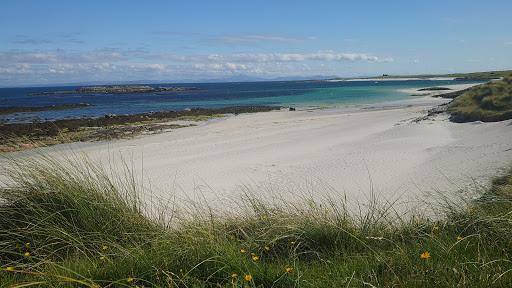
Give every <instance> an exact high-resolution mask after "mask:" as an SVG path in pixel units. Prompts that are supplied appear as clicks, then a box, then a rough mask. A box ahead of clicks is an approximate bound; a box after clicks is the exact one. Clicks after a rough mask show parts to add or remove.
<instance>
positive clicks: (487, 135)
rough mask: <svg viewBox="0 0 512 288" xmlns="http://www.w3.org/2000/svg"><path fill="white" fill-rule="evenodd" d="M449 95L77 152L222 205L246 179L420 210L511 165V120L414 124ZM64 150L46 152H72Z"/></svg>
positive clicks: (256, 184)
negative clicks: (435, 196) (436, 195)
mask: <svg viewBox="0 0 512 288" xmlns="http://www.w3.org/2000/svg"><path fill="white" fill-rule="evenodd" d="M442 101H446V100H443V99H434V98H430V97H411V100H409V101H406V102H401V103H392V104H388V105H382V106H381V107H364V109H354V108H351V109H336V110H315V111H294V112H290V111H275V112H268V113H257V114H245V115H238V116H233V117H227V118H224V119H220V120H215V121H210V122H208V123H205V124H203V125H199V126H197V127H189V128H182V129H178V130H175V131H172V132H169V133H165V134H160V135H152V136H145V137H141V138H137V139H131V140H122V141H114V142H110V143H105V142H104V143H92V144H75V145H73V146H72V147H73V151H74V152H72V153H76V152H77V151H80V152H83V153H85V154H87V155H88V156H90V157H91V158H93V159H96V160H98V161H103V162H104V163H106V162H115V163H119V159H120V155H122V157H124V159H125V160H128V161H130V162H131V161H133V163H134V166H135V167H136V170H138V171H139V172H140V170H141V167H143V170H144V178H145V183H146V185H148V184H151V188H152V190H153V191H155V193H156V194H157V195H158V196H161V197H163V198H164V199H170V198H172V197H175V196H177V197H179V198H182V197H185V198H192V199H197V198H198V197H203V198H204V199H207V200H208V201H209V202H211V203H216V204H219V203H223V199H225V198H227V199H238V196H239V194H240V193H241V191H243V190H244V189H241V188H240V187H241V185H245V186H250V187H251V189H252V190H253V191H255V193H256V194H267V195H273V196H272V197H274V196H275V195H285V196H284V197H287V198H288V197H293V195H297V194H301V193H309V194H311V195H313V196H315V197H320V196H321V195H322V194H330V195H336V197H341V194H345V195H346V197H347V199H348V200H349V201H359V202H362V203H364V202H367V199H368V197H369V193H370V191H371V190H373V191H374V193H375V194H376V195H377V196H378V197H379V198H381V199H388V200H396V199H399V201H400V202H401V203H410V204H409V205H408V207H416V205H417V204H418V203H419V202H421V201H422V200H424V199H427V200H432V198H428V197H425V195H426V193H429V192H431V191H436V190H437V191H442V192H443V193H446V195H454V194H456V191H457V190H458V189H459V188H461V187H464V186H467V185H474V184H477V183H486V181H488V180H489V177H491V176H493V175H495V173H496V171H497V170H498V169H501V168H503V167H506V166H507V165H508V164H510V163H512V125H511V123H510V121H504V122H498V123H467V124H456V123H451V122H449V121H447V119H446V116H437V117H436V118H434V119H430V120H425V121H421V122H418V123H416V122H414V121H413V120H414V119H415V118H417V117H420V116H422V115H424V114H425V111H426V109H428V108H430V107H432V106H433V105H437V104H439V103H440V102H442ZM64 147H65V146H63V145H60V146H56V147H52V148H46V149H43V150H42V151H45V153H56V152H55V151H56V150H57V151H58V152H57V154H58V155H63V154H65V153H71V152H70V150H69V149H63V148H64ZM52 151H53V152H52ZM62 151H66V152H62ZM25 153H26V152H25ZM54 155H56V154H54ZM411 201H412V202H411ZM213 205H215V204H213ZM404 207H405V206H404Z"/></svg>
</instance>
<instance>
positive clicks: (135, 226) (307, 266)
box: [0, 158, 512, 287]
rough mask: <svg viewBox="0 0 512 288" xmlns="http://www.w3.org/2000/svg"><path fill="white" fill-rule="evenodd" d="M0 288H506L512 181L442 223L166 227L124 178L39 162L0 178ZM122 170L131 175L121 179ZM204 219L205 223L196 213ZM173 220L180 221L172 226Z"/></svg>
mask: <svg viewBox="0 0 512 288" xmlns="http://www.w3.org/2000/svg"><path fill="white" fill-rule="evenodd" d="M4 170H5V171H4V172H5V174H6V178H5V179H6V180H5V184H4V186H5V188H2V189H1V190H0V199H1V200H0V261H1V262H0V267H1V271H0V283H1V284H0V286H1V287H27V286H37V287H456V286H459V287H510V286H511V284H512V262H511V260H510V256H511V253H512V216H511V212H512V201H511V200H512V171H511V172H510V173H508V174H506V175H505V176H503V177H501V178H497V179H496V180H495V181H494V182H493V184H492V186H491V188H490V189H489V190H488V191H487V192H486V193H484V194H483V195H482V197H481V198H480V199H478V200H477V201H471V202H468V203H467V205H447V206H446V209H445V211H446V213H445V214H443V215H438V216H442V217H440V218H438V219H442V220H437V221H433V220H429V219H427V218H424V217H410V218H407V219H402V220H400V219H393V220H391V217H388V216H389V215H388V213H389V212H388V211H389V210H388V209H387V208H385V207H381V209H379V206H377V205H374V206H372V207H371V208H370V209H368V211H367V212H365V214H362V215H359V217H357V216H353V215H351V214H349V213H347V211H346V209H345V208H344V206H343V205H342V204H336V203H338V202H336V201H331V202H324V203H319V202H314V201H312V200H308V201H306V200H307V199H305V200H304V204H303V205H297V204H295V205H291V204H290V205H286V204H282V203H281V204H276V203H267V202H265V201H262V200H258V199H257V198H256V197H251V196H246V197H244V199H243V200H242V203H243V204H244V206H243V207H245V209H241V211H240V212H237V213H236V215H234V216H233V215H231V216H229V215H222V216H216V214H215V213H204V212H202V213H200V212H197V214H193V215H191V216H193V217H173V220H172V221H164V220H162V219H163V217H158V216H159V215H163V214H161V213H167V214H173V213H178V212H175V210H174V209H173V210H172V212H171V211H169V210H165V207H162V208H163V209H162V210H159V211H157V212H155V209H154V207H148V206H146V205H144V204H143V202H141V201H140V200H139V198H138V196H137V195H138V194H137V193H138V192H137V191H138V190H139V189H140V187H139V186H138V185H137V183H136V181H134V180H133V179H134V177H133V175H131V174H130V173H129V172H127V173H125V174H126V175H127V176H126V177H125V176H123V177H119V176H116V175H113V174H112V173H110V172H109V171H108V170H107V169H102V168H99V167H98V166H95V165H92V164H91V163H87V162H84V161H70V162H63V161H54V160H51V159H46V158H38V159H32V160H23V161H19V160H18V161H16V162H13V163H11V165H9V167H7V168H4ZM128 170H129V169H127V171H128ZM201 211H208V210H207V209H206V210H201ZM176 219H178V220H176Z"/></svg>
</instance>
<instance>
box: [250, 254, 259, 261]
mask: <svg viewBox="0 0 512 288" xmlns="http://www.w3.org/2000/svg"><path fill="white" fill-rule="evenodd" d="M251 258H252V261H254V262H256V261H258V260H260V257H259V256H258V255H252V257H251Z"/></svg>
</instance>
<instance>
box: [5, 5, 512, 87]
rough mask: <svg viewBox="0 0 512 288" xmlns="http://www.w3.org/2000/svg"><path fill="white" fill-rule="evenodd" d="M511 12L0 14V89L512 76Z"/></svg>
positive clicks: (464, 8)
mask: <svg viewBox="0 0 512 288" xmlns="http://www.w3.org/2000/svg"><path fill="white" fill-rule="evenodd" d="M510 11H512V1H510V0H508V1H493V0H489V1H468V0H466V1H449V0H445V1H412V0H409V1H297V0H296V1H276V0H274V1H240V0H238V1H222V0H217V1H193V0H190V1H121V0H119V1H105V0H103V1H93V0H88V1H69V0H67V1H57V0H54V1H36V0H34V1H27V0H3V1H1V3H0V27H2V29H0V85H1V86H15V85H25V84H36V83H38V84H45V83H48V84H53V83H72V82H86V81H128V80H146V79H147V80H166V81H202V80H205V79H237V78H241V77H245V78H249V79H251V78H254V79H272V78H278V77H306V76H312V75H338V76H361V75H379V74H383V73H387V74H414V73H448V72H467V71H481V70H495V69H497V70H498V69H511V68H512V53H511V52H512V30H510V27H512V17H511V16H510Z"/></svg>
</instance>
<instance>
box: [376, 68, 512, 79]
mask: <svg viewBox="0 0 512 288" xmlns="http://www.w3.org/2000/svg"><path fill="white" fill-rule="evenodd" d="M511 73H512V70H504V71H486V72H471V73H451V74H420V75H386V76H382V78H435V77H449V78H452V77H453V78H455V79H456V80H477V81H488V80H492V79H499V78H502V77H505V76H507V75H510V74H511Z"/></svg>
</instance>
